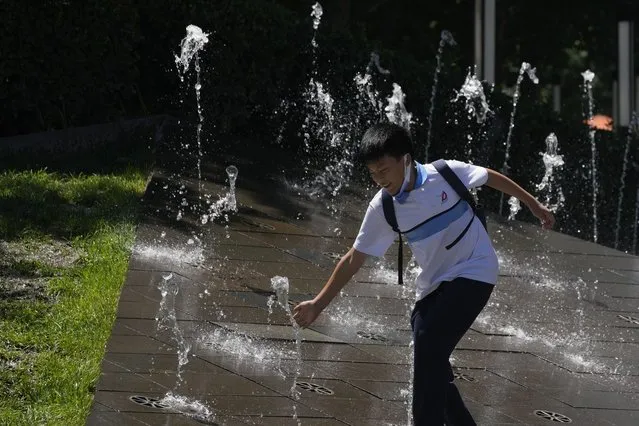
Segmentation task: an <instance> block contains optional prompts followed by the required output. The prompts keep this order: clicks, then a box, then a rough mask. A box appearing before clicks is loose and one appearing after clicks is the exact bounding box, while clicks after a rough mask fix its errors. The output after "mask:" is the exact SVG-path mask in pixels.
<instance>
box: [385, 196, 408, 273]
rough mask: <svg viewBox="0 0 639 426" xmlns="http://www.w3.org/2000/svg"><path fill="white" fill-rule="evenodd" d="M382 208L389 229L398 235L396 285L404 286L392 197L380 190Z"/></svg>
mask: <svg viewBox="0 0 639 426" xmlns="http://www.w3.org/2000/svg"><path fill="white" fill-rule="evenodd" d="M382 207H383V209H384V218H386V222H388V224H389V225H390V226H391V228H393V231H395V232H397V233H398V234H399V250H398V252H397V253H398V254H397V283H398V284H399V285H402V284H404V277H403V275H404V271H403V269H404V267H403V259H404V256H403V251H402V246H403V242H402V231H400V230H399V226H398V225H397V217H396V216H395V206H394V205H393V197H392V196H391V195H390V194H389V193H388V192H386V191H384V190H382Z"/></svg>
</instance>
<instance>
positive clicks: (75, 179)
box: [0, 169, 146, 426]
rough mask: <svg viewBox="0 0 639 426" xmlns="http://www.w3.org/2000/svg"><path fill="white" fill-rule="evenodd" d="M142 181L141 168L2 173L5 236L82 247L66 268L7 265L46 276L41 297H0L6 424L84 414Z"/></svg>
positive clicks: (62, 421) (0, 384)
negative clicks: (100, 172)
mask: <svg viewBox="0 0 639 426" xmlns="http://www.w3.org/2000/svg"><path fill="white" fill-rule="evenodd" d="M145 184H146V175H145V173H144V172H143V171H141V170H134V169H130V170H127V171H125V172H121V173H118V174H113V175H75V176H70V175H60V174H56V173H48V172H46V171H38V172H5V173H2V174H0V239H2V240H5V241H10V242H12V243H17V244H18V245H20V246H22V247H26V248H27V250H31V249H35V248H37V247H39V246H46V245H47V244H49V243H51V242H53V241H67V242H68V243H70V246H71V248H72V249H73V250H74V251H75V252H76V253H80V257H79V258H78V259H77V260H76V261H75V262H73V263H72V264H71V265H66V266H64V267H61V266H59V265H54V266H52V265H50V264H48V262H47V261H46V259H45V260H21V259H18V260H17V261H13V262H12V263H11V265H10V267H9V268H5V270H4V271H1V272H0V279H3V276H4V277H5V278H6V277H8V276H13V277H21V278H24V277H27V278H28V277H31V276H34V275H37V276H38V277H46V279H47V280H48V281H47V284H46V286H45V292H46V295H47V296H48V297H47V298H45V299H44V300H42V298H39V299H38V298H32V299H28V298H27V299H11V298H10V297H0V425H5V424H6V425H41V424H46V425H65V426H67V425H83V424H84V423H85V421H86V417H87V415H88V413H89V409H90V406H91V403H92V400H93V388H94V386H95V383H96V381H97V379H98V377H99V374H100V362H101V359H102V357H103V354H104V346H105V344H106V341H107V339H108V337H109V334H110V331H111V327H112V324H113V320H114V318H115V311H116V307H117V300H118V297H119V293H120V290H121V287H122V284H123V282H124V277H125V274H126V270H127V265H128V258H129V255H130V249H131V247H132V243H133V239H134V236H135V225H136V221H137V213H138V211H139V206H140V201H139V200H140V197H141V195H142V193H143V191H144V187H145ZM36 251H37V250H36Z"/></svg>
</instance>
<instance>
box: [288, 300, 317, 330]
mask: <svg viewBox="0 0 639 426" xmlns="http://www.w3.org/2000/svg"><path fill="white" fill-rule="evenodd" d="M320 312H322V310H321V309H320V308H319V306H317V305H316V304H315V301H313V300H307V301H305V302H301V303H300V304H298V305H297V306H295V307H294V308H293V319H294V320H295V322H297V324H298V325H299V326H300V327H308V326H309V325H311V324H312V323H313V321H315V319H316V318H317V317H318V316H319V314H320Z"/></svg>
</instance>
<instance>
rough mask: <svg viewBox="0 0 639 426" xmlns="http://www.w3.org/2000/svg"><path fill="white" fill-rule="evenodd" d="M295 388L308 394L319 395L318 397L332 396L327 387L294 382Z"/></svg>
mask: <svg viewBox="0 0 639 426" xmlns="http://www.w3.org/2000/svg"><path fill="white" fill-rule="evenodd" d="M295 386H297V387H298V388H300V389H304V390H305V391H308V392H315V393H319V394H320V395H333V393H334V392H333V391H332V390H330V389H329V388H327V387H324V386H321V385H316V384H315V383H308V382H296V383H295Z"/></svg>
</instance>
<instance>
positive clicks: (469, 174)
mask: <svg viewBox="0 0 639 426" xmlns="http://www.w3.org/2000/svg"><path fill="white" fill-rule="evenodd" d="M446 163H447V164H448V167H450V168H451V169H452V170H453V172H455V174H456V175H457V177H459V180H461V181H462V182H463V183H464V185H466V188H468V189H472V188H476V187H478V186H482V185H483V184H485V183H486V181H487V180H488V171H487V170H486V168H485V167H480V166H474V165H472V164H468V163H463V162H461V161H457V160H447V161H446Z"/></svg>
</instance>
